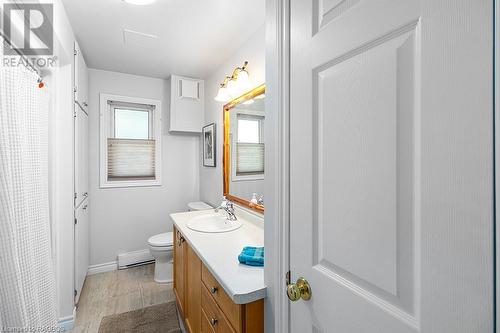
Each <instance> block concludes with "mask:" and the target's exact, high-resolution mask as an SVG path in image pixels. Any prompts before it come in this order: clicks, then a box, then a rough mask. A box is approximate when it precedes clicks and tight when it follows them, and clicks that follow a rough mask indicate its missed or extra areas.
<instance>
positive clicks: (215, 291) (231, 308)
mask: <svg viewBox="0 0 500 333" xmlns="http://www.w3.org/2000/svg"><path fill="white" fill-rule="evenodd" d="M201 279H202V281H203V283H204V284H205V286H206V287H207V290H208V291H209V292H210V294H211V295H212V297H213V298H214V299H215V301H216V302H217V304H218V305H219V307H220V308H221V309H222V311H223V312H224V314H225V315H226V317H227V319H228V320H229V322H230V323H231V325H233V327H234V328H235V329H236V330H237V331H238V332H241V329H240V325H241V322H242V314H241V306H240V305H238V304H236V303H234V302H233V301H232V300H231V298H230V297H229V296H228V294H226V292H225V291H224V289H223V288H222V287H221V285H220V284H219V282H217V280H216V279H215V278H214V277H213V275H212V274H211V273H210V271H209V270H208V269H207V268H206V267H205V265H203V267H202V271H201Z"/></svg>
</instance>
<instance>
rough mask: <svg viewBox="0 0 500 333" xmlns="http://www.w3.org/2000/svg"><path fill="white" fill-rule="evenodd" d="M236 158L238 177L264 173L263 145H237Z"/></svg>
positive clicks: (244, 143) (239, 143)
mask: <svg viewBox="0 0 500 333" xmlns="http://www.w3.org/2000/svg"><path fill="white" fill-rule="evenodd" d="M236 157H237V158H236V174H237V175H249V174H261V173H264V144H263V143H246V142H238V143H236Z"/></svg>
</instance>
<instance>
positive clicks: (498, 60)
mask: <svg viewBox="0 0 500 333" xmlns="http://www.w3.org/2000/svg"><path fill="white" fill-rule="evenodd" d="M499 15H500V0H495V1H494V2H493V25H494V27H493V44H494V45H493V105H494V110H493V119H494V120H493V126H494V128H493V138H494V139H493V147H494V151H493V154H494V160H493V179H494V190H493V198H494V200H495V202H494V209H493V218H494V220H495V222H494V235H493V236H494V243H493V246H494V248H495V250H494V251H495V253H494V258H495V260H494V265H495V270H494V274H495V277H494V279H495V281H494V290H495V293H494V295H493V297H494V302H493V306H494V313H493V317H494V322H493V327H494V330H495V332H496V333H500V327H499V326H500V325H498V323H497V320H498V318H500V304H499V302H500V270H499V268H500V244H499V243H498V242H499V241H500V221H498V216H497V213H498V212H499V211H500V196H499V195H498V193H500V192H499V191H500V174H499V171H498V168H497V166H498V165H500V132H499V131H500V70H499V67H500V66H499V64H500V38H499V37H500V22H499V21H500V20H499V19H498V18H499V17H500V16H499Z"/></svg>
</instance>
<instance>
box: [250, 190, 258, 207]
mask: <svg viewBox="0 0 500 333" xmlns="http://www.w3.org/2000/svg"><path fill="white" fill-rule="evenodd" d="M250 202H251V203H253V204H255V205H256V204H257V203H258V202H259V200H258V199H257V193H254V194H253V195H252V200H250Z"/></svg>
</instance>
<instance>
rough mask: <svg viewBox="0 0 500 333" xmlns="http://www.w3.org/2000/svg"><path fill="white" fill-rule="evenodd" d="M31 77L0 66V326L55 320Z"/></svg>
mask: <svg viewBox="0 0 500 333" xmlns="http://www.w3.org/2000/svg"><path fill="white" fill-rule="evenodd" d="M36 80H37V76H36V75H35V73H33V72H31V71H30V70H28V69H27V68H25V67H22V66H20V67H14V68H9V67H0V331H2V328H3V329H4V330H8V328H24V329H26V328H29V327H31V328H37V329H40V328H43V327H47V328H46V329H47V330H49V329H50V328H52V329H53V328H54V327H55V325H56V323H57V319H56V318H57V315H56V314H57V306H56V304H57V303H56V289H55V274H54V264H53V258H52V253H51V251H52V250H51V233H50V229H51V228H50V222H49V190H48V126H49V124H48V119H49V117H48V112H49V98H48V94H47V92H46V91H45V89H40V88H38V85H37V81H36ZM49 327H50V328H49Z"/></svg>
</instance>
